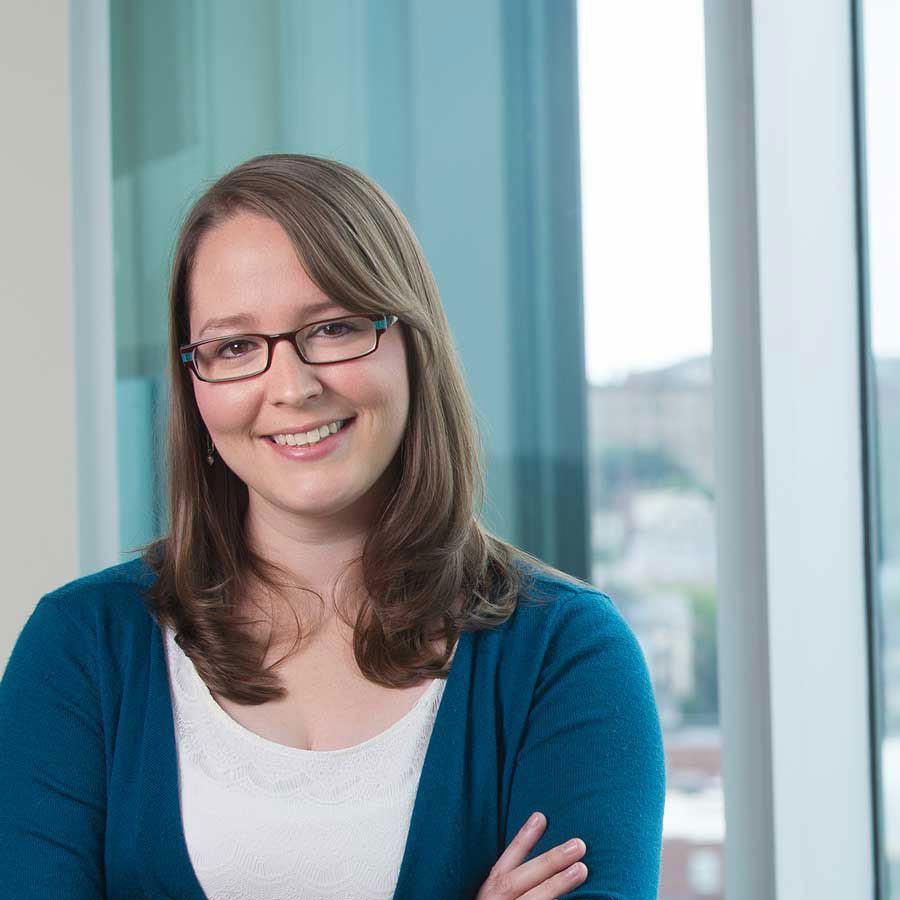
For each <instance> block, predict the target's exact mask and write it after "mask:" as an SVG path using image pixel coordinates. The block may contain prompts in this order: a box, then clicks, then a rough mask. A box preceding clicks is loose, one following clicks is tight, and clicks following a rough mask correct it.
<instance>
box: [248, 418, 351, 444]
mask: <svg viewBox="0 0 900 900" xmlns="http://www.w3.org/2000/svg"><path fill="white" fill-rule="evenodd" d="M355 419H356V416H351V417H350V418H348V419H339V420H336V421H335V424H337V426H338V427H337V428H336V429H335V430H334V431H329V430H328V429H327V426H326V427H325V430H326V433H325V434H322V429H321V428H320V429H319V430H318V431H316V430H313V431H307V432H301V433H297V434H292V435H291V439H290V440H287V439H285V440H281V441H278V440H276V439H275V437H274V436H273V435H271V434H267V435H265V438H264V439H265V440H267V441H269V442H270V443H272V444H275V445H276V446H278V447H314V446H315V445H316V444H318V443H319V442H320V441H324V440H327V439H328V438H330V437H333V436H334V435H335V434H337V433H338V432H340V431H343V430H344V429H345V428H347V426H348V425H350V424H351V423H352V422H353V421H354V420H355Z"/></svg>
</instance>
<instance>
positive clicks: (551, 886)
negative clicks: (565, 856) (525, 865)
mask: <svg viewBox="0 0 900 900" xmlns="http://www.w3.org/2000/svg"><path fill="white" fill-rule="evenodd" d="M587 874H588V870H587V866H586V865H585V864H584V863H583V862H577V863H573V864H572V865H571V866H569V867H568V868H567V869H563V870H562V872H557V874H556V875H554V876H553V877H552V878H548V879H547V880H546V881H544V882H542V883H541V884H539V885H538V886H537V887H535V888H532V889H531V890H530V891H528V892H527V893H525V894H522V895H520V900H557V897H562V896H563V895H564V894H567V893H568V892H569V891H572V890H574V889H575V888H576V887H577V886H578V885H579V884H581V883H582V882H583V881H584V880H585V879H586V878H587Z"/></svg>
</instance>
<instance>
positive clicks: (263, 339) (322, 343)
mask: <svg viewBox="0 0 900 900" xmlns="http://www.w3.org/2000/svg"><path fill="white" fill-rule="evenodd" d="M397 321H398V318H397V316H390V315H384V316H340V317H338V318H337V319H326V320H322V321H320V322H310V323H309V324H308V325H304V326H303V327H302V328H298V329H297V330H296V331H282V332H280V333H279V334H232V335H228V336H227V337H216V338H208V339H207V340H205V341H195V342H194V343H193V344H185V345H184V346H183V347H179V348H178V349H179V352H180V353H181V361H182V363H184V365H186V366H190V367H191V368H192V369H193V371H194V374H195V375H196V376H197V377H198V378H199V379H200V380H201V381H210V382H220V381H237V380H238V379H241V378H253V377H254V376H255V375H262V373H263V372H265V371H267V370H268V368H269V365H270V364H271V362H272V350H273V348H274V346H275V344H276V343H277V342H278V341H280V340H286V339H290V341H291V343H292V344H293V345H294V347H295V348H296V350H297V353H298V354H299V356H300V359H302V360H303V362H305V363H306V364H307V365H310V366H324V365H328V364H329V363H338V362H348V361H350V360H351V359H360V358H361V357H363V356H368V355H369V354H370V353H374V352H375V351H376V350H377V349H378V341H379V340H380V338H381V335H382V334H384V332H385V331H387V330H388V328H390V327H391V325H393V324H394V323H395V322H397Z"/></svg>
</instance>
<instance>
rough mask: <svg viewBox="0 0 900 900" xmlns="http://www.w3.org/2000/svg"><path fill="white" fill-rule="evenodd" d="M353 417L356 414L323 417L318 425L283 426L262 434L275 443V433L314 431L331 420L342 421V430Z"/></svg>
mask: <svg viewBox="0 0 900 900" xmlns="http://www.w3.org/2000/svg"><path fill="white" fill-rule="evenodd" d="M355 418H356V416H347V417H346V418H343V419H342V418H340V417H337V418H334V419H324V420H323V421H321V422H319V424H318V425H309V426H307V427H306V428H292V427H289V428H283V429H279V430H278V431H276V432H274V433H273V434H264V435H263V437H264V438H265V439H266V440H269V441H272V442H273V443H276V444H277V443H278V442H277V441H276V440H275V435H276V434H306V433H307V432H309V431H316V430H318V429H319V428H321V427H322V426H323V425H330V424H331V423H332V422H342V423H343V424H342V425H341V430H343V429H344V428H346V427H347V425H349V424H350V423H351V422H352V421H353V420H354V419H355Z"/></svg>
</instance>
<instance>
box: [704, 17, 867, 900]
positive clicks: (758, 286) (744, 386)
mask: <svg viewBox="0 0 900 900" xmlns="http://www.w3.org/2000/svg"><path fill="white" fill-rule="evenodd" d="M706 28H707V96H708V117H709V168H710V231H711V249H712V294H713V373H714V385H715V390H714V404H715V418H716V443H717V447H716V464H717V471H716V484H717V491H718V497H717V500H718V515H719V573H718V578H719V666H720V679H721V715H722V723H723V738H724V757H723V770H724V776H725V794H726V822H727V837H726V877H727V887H726V896H728V898H729V900H742V898H748V900H749V898H751V897H752V898H754V900H757V898H761V897H773V898H778V900H782V898H783V900H789V898H795V897H816V898H817V900H829V898H835V900H837V898H841V900H844V898H846V897H850V896H852V897H861V898H865V897H871V896H872V892H873V885H874V870H873V852H872V815H871V773H870V748H869V721H868V679H867V647H866V618H865V580H864V555H863V554H864V547H863V507H862V470H861V429H860V409H859V397H860V392H859V362H858V321H857V317H858V290H857V283H858V282H857V247H856V230H855V216H856V207H855V203H856V197H855V160H854V97H853V74H852V72H853V70H852V35H851V16H850V7H849V4H847V3H844V2H837V0H827V2H821V0H794V2H792V3H789V4H785V3H783V0H757V2H753V3H752V4H751V2H750V0H740V2H737V0H736V2H733V3H727V4H723V3H720V2H718V0H707V3H706Z"/></svg>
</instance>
